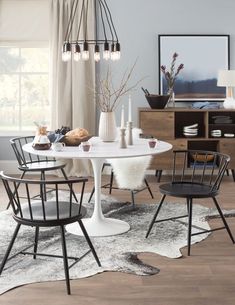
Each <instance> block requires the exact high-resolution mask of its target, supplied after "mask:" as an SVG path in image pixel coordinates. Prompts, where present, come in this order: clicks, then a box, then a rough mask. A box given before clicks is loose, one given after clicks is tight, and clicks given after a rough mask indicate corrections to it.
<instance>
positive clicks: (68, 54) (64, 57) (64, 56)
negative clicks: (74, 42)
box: [62, 52, 71, 62]
mask: <svg viewBox="0 0 235 305" xmlns="http://www.w3.org/2000/svg"><path fill="white" fill-rule="evenodd" d="M70 59H71V52H63V53H62V61H65V62H66V61H69V60H70Z"/></svg>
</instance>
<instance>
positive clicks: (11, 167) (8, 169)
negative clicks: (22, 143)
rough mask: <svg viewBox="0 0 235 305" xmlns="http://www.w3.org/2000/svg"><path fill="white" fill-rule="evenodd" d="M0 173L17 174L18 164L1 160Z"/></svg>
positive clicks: (13, 161)
mask: <svg viewBox="0 0 235 305" xmlns="http://www.w3.org/2000/svg"><path fill="white" fill-rule="evenodd" d="M0 171H4V173H5V174H13V175H14V174H19V170H18V163H17V161H15V160H1V161H0Z"/></svg>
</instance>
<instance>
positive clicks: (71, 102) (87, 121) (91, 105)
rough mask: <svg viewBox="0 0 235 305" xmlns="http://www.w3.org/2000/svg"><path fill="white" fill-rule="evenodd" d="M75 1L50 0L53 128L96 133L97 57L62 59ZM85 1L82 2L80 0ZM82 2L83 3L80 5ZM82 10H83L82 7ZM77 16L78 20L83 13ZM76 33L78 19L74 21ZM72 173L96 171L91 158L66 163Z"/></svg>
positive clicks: (90, 26) (91, 24)
mask: <svg viewBox="0 0 235 305" xmlns="http://www.w3.org/2000/svg"><path fill="white" fill-rule="evenodd" d="M73 1H74V0H51V1H50V27H51V32H50V50H51V54H50V59H51V86H50V87H51V103H52V128H53V129H57V128H59V127H61V126H62V125H63V126H70V127H71V128H72V129H74V128H77V127H83V128H86V129H87V130H88V131H89V134H95V113H96V112H95V100H94V94H93V92H92V88H94V86H95V63H94V60H92V59H90V60H89V61H80V62H74V61H73V60H71V61H70V62H67V63H65V62H62V59H61V50H62V45H63V40H64V37H65V32H66V27H67V25H68V20H69V16H70V12H71V7H72V4H73ZM80 2H82V1H80ZM88 3H89V6H90V7H89V14H88V31H89V33H91V32H93V31H94V7H93V1H88ZM80 5H81V4H80ZM78 11H79V10H78ZM77 15H78V16H76V17H75V18H76V19H78V17H79V13H78V14H77ZM74 24H75V25H77V26H74V27H73V31H74V36H73V37H76V31H77V28H78V21H77V22H76V21H75V23H74ZM66 171H67V174H68V175H75V176H81V175H89V174H91V173H92V171H91V166H90V163H89V161H87V160H71V161H69V162H68V164H67V166H66Z"/></svg>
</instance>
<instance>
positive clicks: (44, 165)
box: [18, 160, 66, 171]
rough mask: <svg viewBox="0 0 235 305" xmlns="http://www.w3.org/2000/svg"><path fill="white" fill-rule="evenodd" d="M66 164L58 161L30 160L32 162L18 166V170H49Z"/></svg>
mask: <svg viewBox="0 0 235 305" xmlns="http://www.w3.org/2000/svg"><path fill="white" fill-rule="evenodd" d="M65 166H66V164H65V163H61V162H59V161H54V160H51V161H39V162H32V163H26V164H25V165H23V166H21V165H20V166H18V168H19V169H20V170H23V171H41V170H44V171H49V170H57V169H61V168H64V167H65Z"/></svg>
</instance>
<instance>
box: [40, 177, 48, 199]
mask: <svg viewBox="0 0 235 305" xmlns="http://www.w3.org/2000/svg"><path fill="white" fill-rule="evenodd" d="M41 180H43V181H45V180H46V176H45V172H44V171H41ZM42 195H43V196H44V198H43V199H44V200H45V201H47V191H46V184H44V185H43V194H42Z"/></svg>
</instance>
